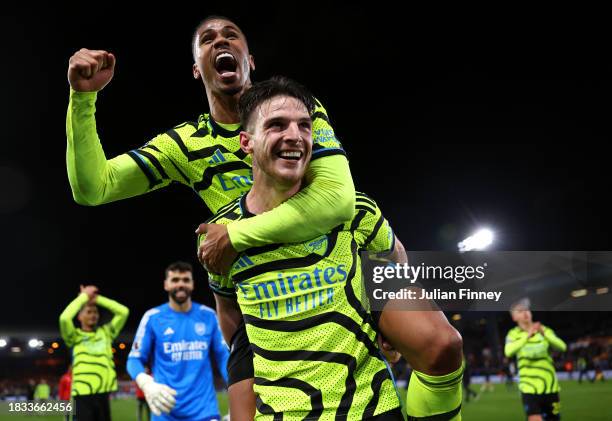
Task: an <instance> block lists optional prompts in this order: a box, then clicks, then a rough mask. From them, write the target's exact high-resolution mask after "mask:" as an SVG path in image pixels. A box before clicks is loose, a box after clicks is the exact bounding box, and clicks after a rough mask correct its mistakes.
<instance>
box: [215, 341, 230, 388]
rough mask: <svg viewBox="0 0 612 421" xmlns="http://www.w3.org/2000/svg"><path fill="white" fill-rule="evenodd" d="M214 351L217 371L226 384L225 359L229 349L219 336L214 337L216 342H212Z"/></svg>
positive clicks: (227, 356) (227, 357)
mask: <svg viewBox="0 0 612 421" xmlns="http://www.w3.org/2000/svg"><path fill="white" fill-rule="evenodd" d="M213 349H214V350H215V351H214V352H215V361H216V362H217V368H218V369H219V373H221V377H223V380H224V381H225V384H227V379H228V375H227V360H228V359H229V349H228V348H227V345H225V343H224V342H223V341H222V340H221V336H219V337H218V338H217V339H216V343H215V344H214V348H213Z"/></svg>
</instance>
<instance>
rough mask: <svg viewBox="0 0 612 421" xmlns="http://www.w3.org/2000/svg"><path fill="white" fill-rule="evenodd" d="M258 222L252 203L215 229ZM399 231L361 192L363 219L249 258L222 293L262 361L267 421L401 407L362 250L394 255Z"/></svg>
mask: <svg viewBox="0 0 612 421" xmlns="http://www.w3.org/2000/svg"><path fill="white" fill-rule="evenodd" d="M251 216H253V215H252V214H250V213H249V211H248V209H247V208H246V195H244V196H243V197H242V198H240V199H239V200H237V201H235V202H234V203H231V204H229V205H227V206H225V207H224V208H222V209H221V211H220V212H219V213H218V214H217V215H216V216H215V217H213V218H212V220H211V221H210V222H214V223H220V224H228V223H231V222H232V221H235V220H237V219H241V218H248V217H251ZM393 245H394V236H393V232H392V230H391V228H390V226H389V224H388V223H387V221H386V219H385V218H384V217H383V216H382V214H381V211H380V209H379V208H378V206H377V205H376V203H375V202H374V201H373V200H371V199H370V198H368V197H367V196H366V195H364V194H362V193H357V197H356V209H355V215H354V218H353V219H352V220H351V221H348V222H347V223H345V224H344V225H340V226H338V227H336V228H335V229H333V230H332V231H331V232H329V233H328V234H326V235H322V236H320V237H318V238H314V239H312V240H310V241H306V242H304V243H296V244H276V245H271V246H264V247H259V248H252V249H249V250H246V251H245V252H243V253H242V254H241V255H240V256H239V258H238V259H237V260H236V262H235V263H234V265H233V267H232V268H231V270H230V274H229V276H228V277H227V278H222V277H215V276H211V279H210V283H211V287H212V288H213V290H214V291H215V292H217V293H219V294H222V295H226V296H235V297H236V298H237V300H238V303H239V304H240V308H241V310H242V313H243V316H244V320H245V323H246V329H247V334H248V337H249V340H250V342H251V347H252V349H253V352H254V355H255V357H254V360H253V365H254V370H255V386H254V389H255V393H256V394H257V419H262V420H264V419H270V420H272V419H277V418H276V417H279V416H280V414H282V416H283V419H285V420H294V419H295V420H297V419H299V420H302V419H334V418H335V419H362V418H368V417H371V416H374V415H378V414H380V413H383V412H386V411H389V410H392V409H395V408H398V407H399V406H400V402H399V399H398V397H397V393H396V391H395V386H394V384H393V381H392V379H391V376H390V374H389V371H388V368H387V366H386V364H385V362H384V361H383V359H382V357H381V356H380V353H379V350H378V348H377V346H376V333H375V330H374V328H373V326H372V321H371V318H370V317H369V314H368V312H367V311H366V310H365V308H366V306H367V304H366V300H367V299H366V298H365V294H364V289H363V283H362V280H361V267H360V261H359V251H360V250H366V249H367V250H370V251H374V252H386V251H389V250H390V249H391V248H392V247H393Z"/></svg>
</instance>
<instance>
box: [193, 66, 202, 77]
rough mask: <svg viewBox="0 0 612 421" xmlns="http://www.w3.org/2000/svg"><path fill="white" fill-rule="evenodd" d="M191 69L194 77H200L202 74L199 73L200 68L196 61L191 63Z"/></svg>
mask: <svg viewBox="0 0 612 421" xmlns="http://www.w3.org/2000/svg"><path fill="white" fill-rule="evenodd" d="M191 69H192V71H193V78H194V79H202V74H201V73H200V69H198V65H197V64H196V63H193V66H192V67H191Z"/></svg>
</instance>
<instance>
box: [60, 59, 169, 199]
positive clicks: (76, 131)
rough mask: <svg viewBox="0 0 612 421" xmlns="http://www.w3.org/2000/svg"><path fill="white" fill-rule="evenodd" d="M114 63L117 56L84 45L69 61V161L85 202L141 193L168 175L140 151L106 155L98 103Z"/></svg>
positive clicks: (75, 185)
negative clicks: (101, 138) (99, 94)
mask: <svg viewBox="0 0 612 421" xmlns="http://www.w3.org/2000/svg"><path fill="white" fill-rule="evenodd" d="M114 67H115V57H114V56H113V55H112V54H110V53H108V52H106V51H100V50H86V49H81V50H79V51H78V52H76V53H75V54H74V55H73V56H72V57H71V58H70V61H69V66H68V80H69V82H70V101H69V104H68V112H67V114H66V137H67V139H68V145H67V149H66V167H67V170H68V180H69V182H70V187H71V189H72V195H73V197H74V200H75V201H76V202H77V203H79V204H81V205H88V206H94V205H99V204H102V203H108V202H113V201H116V200H120V199H125V198H128V197H132V196H137V195H140V194H143V193H146V192H147V191H150V190H152V189H154V188H159V187H162V186H164V185H167V184H169V181H170V180H169V179H168V177H167V174H166V173H165V172H164V170H163V168H161V166H160V165H157V167H156V166H155V164H157V162H150V159H148V158H147V157H144V156H143V155H142V154H138V153H126V154H121V155H119V156H117V157H115V158H113V159H106V154H105V153H104V150H103V148H102V144H101V142H100V138H99V136H98V132H97V127H96V118H95V112H96V106H95V104H96V98H97V93H98V91H100V90H101V89H102V88H104V86H106V84H108V83H109V82H110V80H111V79H112V77H113V73H114ZM153 159H155V158H153ZM160 169H161V171H160ZM164 176H166V177H165V178H164Z"/></svg>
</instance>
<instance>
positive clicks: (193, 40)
mask: <svg viewBox="0 0 612 421" xmlns="http://www.w3.org/2000/svg"><path fill="white" fill-rule="evenodd" d="M211 20H226V21H228V22H231V23H233V24H234V25H236V27H238V29H239V30H240V32H242V29H240V26H239V25H238V24H237V23H236V21H235V20H233V19H230V18H228V17H226V16H223V15H209V16H206V17H205V18H204V19H202V20H201V21H200V23H198V24H197V26H196V27H195V29H194V30H193V34H192V35H191V55H192V56H193V60H194V61H195V59H196V55H195V46H196V41H197V38H198V32H199V30H200V28H201V27H202V25H204V24H205V23H206V22H208V21H211ZM242 35H244V32H242ZM244 39H245V40H246V36H245V37H244Z"/></svg>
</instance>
